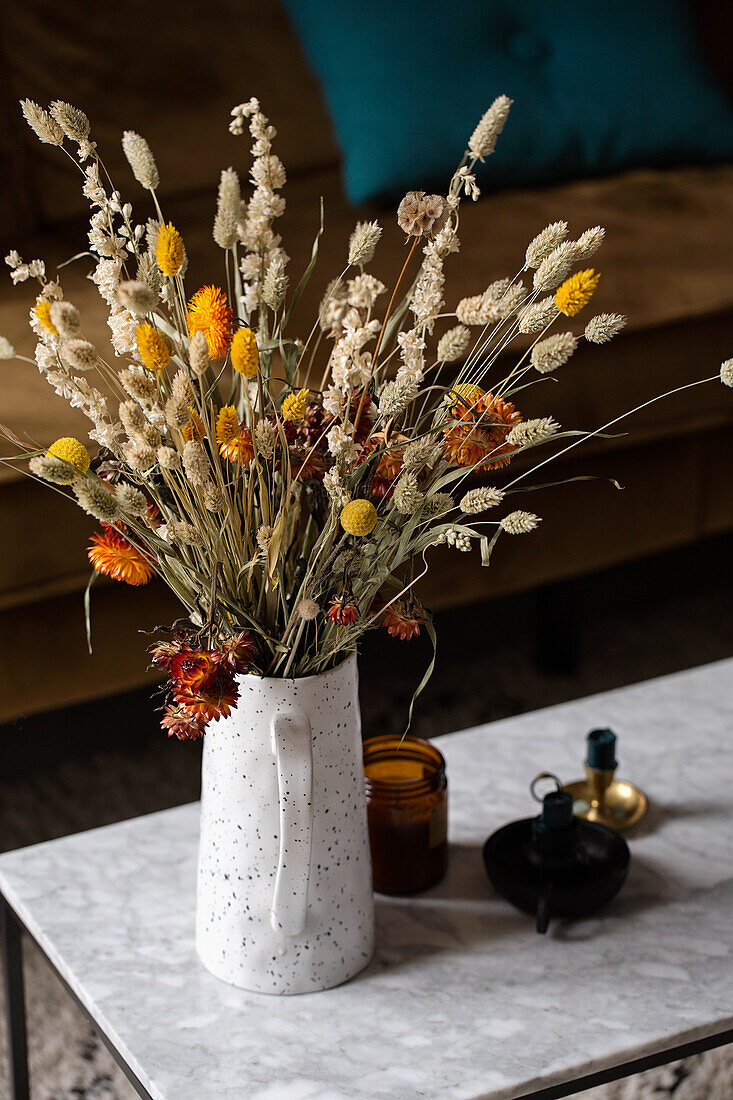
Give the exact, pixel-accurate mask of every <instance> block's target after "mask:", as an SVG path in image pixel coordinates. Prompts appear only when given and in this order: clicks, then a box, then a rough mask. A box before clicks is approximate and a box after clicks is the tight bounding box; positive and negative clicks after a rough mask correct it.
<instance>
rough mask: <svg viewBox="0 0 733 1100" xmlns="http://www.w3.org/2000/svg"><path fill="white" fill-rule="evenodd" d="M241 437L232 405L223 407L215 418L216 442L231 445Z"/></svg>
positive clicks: (235, 412) (237, 418) (237, 419)
mask: <svg viewBox="0 0 733 1100" xmlns="http://www.w3.org/2000/svg"><path fill="white" fill-rule="evenodd" d="M240 435H241V428H240V426H239V417H238V416H237V410H236V409H235V408H234V405H224V407H223V408H222V409H221V410H220V412H219V415H218V416H217V418H216V442H217V443H219V444H222V445H226V444H227V443H231V442H232V441H233V440H235V439H238V438H239V436H240Z"/></svg>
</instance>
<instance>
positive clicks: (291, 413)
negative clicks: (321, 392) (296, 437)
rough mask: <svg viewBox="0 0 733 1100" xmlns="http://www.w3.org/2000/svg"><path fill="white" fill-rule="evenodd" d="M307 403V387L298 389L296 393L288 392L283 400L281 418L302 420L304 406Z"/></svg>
mask: <svg viewBox="0 0 733 1100" xmlns="http://www.w3.org/2000/svg"><path fill="white" fill-rule="evenodd" d="M307 403H308V388H307V387H306V388H305V389H303V390H298V392H297V393H289V394H288V396H287V397H286V398H285V400H284V401H283V407H282V410H281V411H282V415H283V420H302V419H303V417H304V416H305V407H306V405H307Z"/></svg>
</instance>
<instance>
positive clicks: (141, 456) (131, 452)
mask: <svg viewBox="0 0 733 1100" xmlns="http://www.w3.org/2000/svg"><path fill="white" fill-rule="evenodd" d="M122 452H123V454H124V456H125V460H126V461H127V464H128V465H129V466H130V467H131V468H132V469H133V470H137V471H138V472H139V473H144V471H145V470H150V469H151V468H152V467H153V466H154V465H155V463H156V451H155V449H154V448H153V447H151V446H150V445H149V444H148V443H145V442H144V441H143V440H136V441H135V442H134V443H133V442H130V443H124V444H123V446H122Z"/></svg>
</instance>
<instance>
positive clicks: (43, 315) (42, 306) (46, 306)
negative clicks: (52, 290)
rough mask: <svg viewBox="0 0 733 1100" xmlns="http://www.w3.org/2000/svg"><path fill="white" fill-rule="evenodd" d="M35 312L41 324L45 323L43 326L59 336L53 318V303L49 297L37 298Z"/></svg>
mask: <svg viewBox="0 0 733 1100" xmlns="http://www.w3.org/2000/svg"><path fill="white" fill-rule="evenodd" d="M33 313H34V314H35V318H36V320H37V321H38V323H39V325H43V327H44V328H45V329H47V330H48V331H49V332H52V333H53V334H54V336H58V330H57V328H56V326H55V324H54V323H53V321H52V320H51V303H50V302H49V300H48V298H36V304H35V306H34V307H33Z"/></svg>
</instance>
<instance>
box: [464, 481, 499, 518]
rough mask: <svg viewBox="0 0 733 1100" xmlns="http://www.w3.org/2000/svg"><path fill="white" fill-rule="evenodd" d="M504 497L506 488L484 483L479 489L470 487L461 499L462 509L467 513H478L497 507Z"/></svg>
mask: <svg viewBox="0 0 733 1100" xmlns="http://www.w3.org/2000/svg"><path fill="white" fill-rule="evenodd" d="M503 499H504V490H503V489H497V488H495V487H494V486H493V485H482V486H481V487H480V488H479V489H469V490H468V492H467V493H466V494H465V496H464V497H463V500H462V501H461V505H460V507H461V511H462V512H465V513H466V515H478V513H479V512H486V511H487V510H488V509H489V508H495V507H496V505H497V504H501V502H502V500H503Z"/></svg>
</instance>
